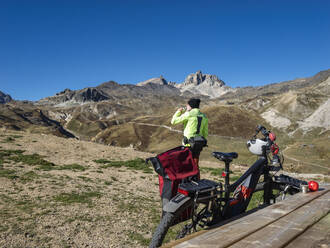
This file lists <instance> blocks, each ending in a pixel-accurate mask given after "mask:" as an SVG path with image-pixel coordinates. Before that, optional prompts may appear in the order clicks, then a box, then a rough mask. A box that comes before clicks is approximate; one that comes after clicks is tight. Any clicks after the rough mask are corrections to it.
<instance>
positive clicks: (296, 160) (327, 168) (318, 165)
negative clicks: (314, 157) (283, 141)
mask: <svg viewBox="0 0 330 248" xmlns="http://www.w3.org/2000/svg"><path fill="white" fill-rule="evenodd" d="M290 148H291V147H290V146H287V147H286V148H285V149H284V150H283V151H282V153H283V155H284V156H285V157H286V158H288V159H291V160H293V161H295V162H298V163H301V164H306V165H309V166H310V165H312V166H316V167H320V168H322V169H326V170H329V167H326V166H323V165H320V164H315V163H309V162H305V161H301V160H298V159H296V158H293V157H290V156H288V155H287V154H285V153H284V152H285V151H287V150H288V149H290Z"/></svg>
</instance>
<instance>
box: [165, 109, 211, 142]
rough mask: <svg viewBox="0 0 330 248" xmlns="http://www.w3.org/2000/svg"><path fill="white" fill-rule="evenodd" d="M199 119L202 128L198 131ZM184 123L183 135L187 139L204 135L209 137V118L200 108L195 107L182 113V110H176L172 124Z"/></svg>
mask: <svg viewBox="0 0 330 248" xmlns="http://www.w3.org/2000/svg"><path fill="white" fill-rule="evenodd" d="M198 120H200V128H199V132H198V130H197V129H198ZM179 123H183V126H184V131H183V136H184V137H186V138H187V139H190V138H191V137H196V136H203V137H204V138H205V139H207V136H208V119H207V118H206V116H205V115H204V114H203V113H201V112H200V110H199V109H198V108H194V109H192V110H190V111H189V112H188V111H186V112H185V113H182V112H181V111H179V110H178V111H176V112H175V114H174V115H173V117H172V120H171V124H172V125H176V124H179Z"/></svg>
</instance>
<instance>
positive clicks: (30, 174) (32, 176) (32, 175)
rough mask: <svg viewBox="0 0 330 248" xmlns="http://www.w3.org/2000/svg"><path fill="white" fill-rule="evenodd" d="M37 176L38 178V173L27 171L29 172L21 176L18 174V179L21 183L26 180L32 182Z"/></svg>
mask: <svg viewBox="0 0 330 248" xmlns="http://www.w3.org/2000/svg"><path fill="white" fill-rule="evenodd" d="M38 178H39V175H38V174H36V173H35V172H34V171H29V172H26V173H24V174H23V175H22V176H20V177H19V180H20V181H21V182H22V183H27V182H32V181H34V180H35V179H38Z"/></svg>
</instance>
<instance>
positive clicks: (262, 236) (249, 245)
mask: <svg viewBox="0 0 330 248" xmlns="http://www.w3.org/2000/svg"><path fill="white" fill-rule="evenodd" d="M329 211H330V192H328V193H327V194H324V195H322V196H321V197H319V198H317V199H315V200H314V201H312V202H310V203H308V204H306V205H304V206H302V207H301V208H299V209H297V210H296V211H294V212H291V213H290V214H288V215H287V216H285V218H280V219H278V220H277V221H275V222H273V223H271V224H270V225H268V226H266V227H265V228H263V229H261V230H259V231H257V232H255V233H253V234H251V235H249V236H248V237H246V238H244V239H242V240H241V241H239V242H237V243H235V244H233V245H231V246H229V247H230V248H241V247H244V248H256V247H271V248H280V247H285V246H286V245H288V244H289V243H290V242H292V241H293V240H295V239H296V238H297V237H299V236H300V235H302V234H303V232H304V231H305V230H307V229H308V228H310V227H311V226H313V225H314V223H316V222H318V221H319V220H320V219H322V218H323V217H324V216H326V215H327V214H328V213H329Z"/></svg>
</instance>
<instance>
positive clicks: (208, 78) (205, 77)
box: [183, 71, 225, 87]
mask: <svg viewBox="0 0 330 248" xmlns="http://www.w3.org/2000/svg"><path fill="white" fill-rule="evenodd" d="M200 84H207V85H209V86H219V87H222V86H223V85H225V83H224V82H223V81H222V80H220V79H219V78H218V77H217V76H216V75H210V74H203V73H202V72H201V71H197V72H196V73H192V74H189V75H188V77H186V79H185V80H184V82H183V85H184V86H188V85H195V86H198V85H200Z"/></svg>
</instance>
